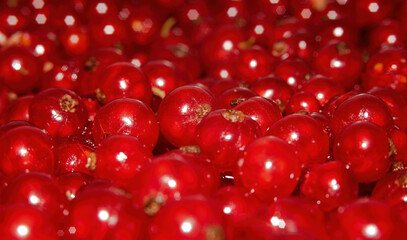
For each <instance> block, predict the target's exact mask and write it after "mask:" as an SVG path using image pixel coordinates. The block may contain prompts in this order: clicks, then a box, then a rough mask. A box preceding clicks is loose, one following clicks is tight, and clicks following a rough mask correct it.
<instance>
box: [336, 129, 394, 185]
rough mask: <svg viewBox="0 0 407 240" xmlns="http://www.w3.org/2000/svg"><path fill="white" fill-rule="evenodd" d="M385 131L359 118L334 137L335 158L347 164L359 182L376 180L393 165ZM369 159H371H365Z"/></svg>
mask: <svg viewBox="0 0 407 240" xmlns="http://www.w3.org/2000/svg"><path fill="white" fill-rule="evenodd" d="M389 151H390V148H389V141H388V137H387V134H386V131H385V130H384V129H383V128H381V127H380V126H378V125H377V124H374V123H372V122H356V123H353V124H351V125H349V126H348V127H346V128H345V129H344V130H342V132H340V133H339V134H338V135H337V137H336V138H335V143H334V146H333V155H334V158H335V159H336V160H338V161H341V162H343V163H344V164H346V165H348V166H349V168H350V169H351V171H352V172H353V174H354V176H355V179H356V180H357V181H358V182H373V181H376V180H378V179H380V178H381V177H383V176H384V175H385V174H386V172H387V171H388V170H389V167H390V160H389ZM366 159H369V161H366Z"/></svg>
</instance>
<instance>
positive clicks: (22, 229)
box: [0, 204, 59, 240]
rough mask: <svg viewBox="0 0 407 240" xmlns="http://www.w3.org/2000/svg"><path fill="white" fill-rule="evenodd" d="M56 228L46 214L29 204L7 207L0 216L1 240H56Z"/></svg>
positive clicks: (54, 222)
mask: <svg viewBox="0 0 407 240" xmlns="http://www.w3.org/2000/svg"><path fill="white" fill-rule="evenodd" d="M57 227H58V226H57V224H56V221H55V220H54V219H53V218H52V217H50V216H49V215H48V214H47V213H46V212H44V211H42V210H41V209H39V208H37V207H35V206H32V205H29V204H13V205H9V206H7V207H6V208H4V209H2V211H1V214H0V235H1V236H2V238H3V239H42V240H57V239H59V237H58V235H57V229H58V228H57Z"/></svg>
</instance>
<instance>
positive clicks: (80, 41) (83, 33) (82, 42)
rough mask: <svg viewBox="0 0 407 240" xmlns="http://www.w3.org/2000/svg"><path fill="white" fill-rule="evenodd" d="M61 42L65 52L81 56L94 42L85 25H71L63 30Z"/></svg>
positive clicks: (60, 35) (73, 55) (60, 37)
mask: <svg viewBox="0 0 407 240" xmlns="http://www.w3.org/2000/svg"><path fill="white" fill-rule="evenodd" d="M59 42H60V44H61V47H62V50H63V52H64V53H65V54H66V55H68V56H72V57H76V56H81V55H83V54H85V53H87V51H88V50H89V47H90V46H91V44H92V42H91V40H90V36H89V32H88V30H87V29H86V28H85V27H81V26H70V27H67V28H65V29H63V30H62V31H61V33H60V34H59Z"/></svg>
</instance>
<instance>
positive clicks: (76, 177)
mask: <svg viewBox="0 0 407 240" xmlns="http://www.w3.org/2000/svg"><path fill="white" fill-rule="evenodd" d="M92 179H93V177H92V176H90V175H87V174H85V173H80V172H67V173H64V174H61V175H59V176H58V178H57V181H58V184H59V186H60V188H61V190H62V192H63V193H65V196H66V198H67V199H68V200H69V201H71V200H72V199H74V198H75V197H76V193H77V192H78V189H79V188H81V187H82V186H84V185H86V184H87V183H89V182H90V181H91V180H92Z"/></svg>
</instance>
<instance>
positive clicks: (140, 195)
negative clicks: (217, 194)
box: [131, 154, 205, 216]
mask: <svg viewBox="0 0 407 240" xmlns="http://www.w3.org/2000/svg"><path fill="white" fill-rule="evenodd" d="M199 170H200V169H199V168H198V167H197V166H196V165H195V164H194V163H191V162H188V161H187V160H186V159H185V158H183V157H182V156H179V155H178V154H164V155H160V156H157V157H155V158H154V159H153V160H152V162H151V163H147V164H145V165H144V166H143V167H142V169H141V170H140V173H139V174H138V176H137V178H136V180H135V183H138V184H136V185H134V184H133V186H131V188H132V189H131V191H132V193H133V198H134V202H135V203H136V204H137V206H139V207H142V208H143V209H144V212H145V213H146V214H148V215H150V216H152V215H155V214H156V213H157V212H158V211H159V210H160V208H161V207H162V206H163V205H166V204H167V203H169V202H172V201H174V200H180V199H182V198H183V197H184V196H187V195H188V194H198V193H201V192H202V186H204V184H205V182H204V178H203V177H202V175H201V172H200V171H199Z"/></svg>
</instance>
